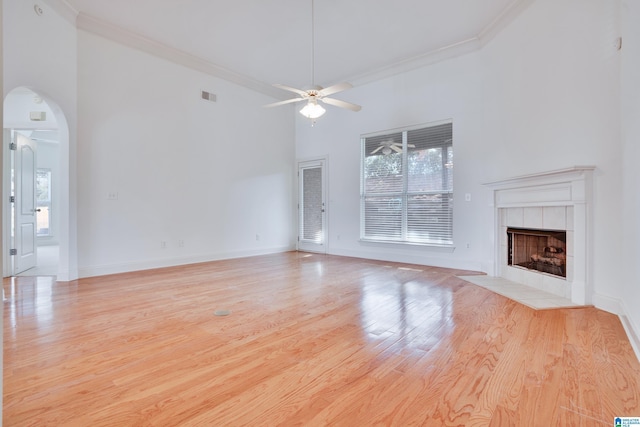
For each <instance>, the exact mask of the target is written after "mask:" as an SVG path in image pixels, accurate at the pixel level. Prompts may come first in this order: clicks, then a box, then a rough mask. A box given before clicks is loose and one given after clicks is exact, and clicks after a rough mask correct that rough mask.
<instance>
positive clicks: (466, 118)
mask: <svg viewBox="0 0 640 427" xmlns="http://www.w3.org/2000/svg"><path fill="white" fill-rule="evenodd" d="M618 7H619V3H618V2H602V1H599V0H537V1H536V2H534V3H533V4H532V5H531V6H530V7H529V8H528V9H527V10H526V11H524V12H523V13H522V14H521V15H520V16H519V17H518V18H517V19H516V20H515V21H514V22H513V23H511V24H510V25H509V26H508V27H507V28H506V29H505V30H504V31H503V32H501V33H500V34H499V35H497V36H496V37H495V38H494V39H493V40H492V41H490V42H489V43H488V44H487V45H485V46H484V48H483V49H482V50H480V51H478V52H475V53H472V54H469V55H465V56H462V57H459V58H455V59H452V60H448V61H445V62H441V63H438V64H435V65H432V66H428V67H425V68H422V69H419V70H415V71H412V72H408V73H404V74H401V75H397V76H395V77H391V78H388V79H385V80H382V81H378V82H374V83H370V84H367V85H364V86H360V87H357V88H355V89H353V90H350V91H348V92H344V93H341V94H339V96H337V97H338V98H343V99H345V100H348V101H352V102H355V103H358V104H361V105H363V110H362V111H361V112H359V113H355V114H354V113H352V112H349V111H341V110H338V109H335V108H331V107H329V108H330V109H329V111H328V112H327V114H326V115H325V116H324V117H322V118H320V119H319V120H318V123H317V124H316V126H315V127H313V128H311V127H310V125H309V123H308V122H307V121H305V120H304V119H303V118H299V119H298V121H297V125H296V141H297V144H296V149H297V152H296V156H297V157H298V158H306V157H313V156H318V155H327V156H328V158H329V162H330V168H329V192H330V193H329V194H330V195H329V201H330V204H329V208H330V211H329V233H330V234H329V244H328V248H329V252H330V253H334V254H343V255H352V256H360V257H371V258H381V259H387V260H403V261H408V262H418V263H422V264H431V265H441V266H446V267H454V268H469V269H475V270H482V269H484V270H485V271H486V270H487V269H488V268H487V266H489V265H492V263H493V259H492V257H493V251H492V249H491V248H492V243H493V242H492V239H493V235H494V234H493V233H494V232H493V212H492V210H491V208H490V206H489V201H488V191H487V190H486V189H485V188H484V187H483V186H482V183H485V182H490V181H492V180H497V179H501V178H508V177H512V176H518V175H524V174H528V173H535V172H543V171H547V170H554V169H561V168H565V167H570V166H575V165H595V166H597V171H596V179H595V181H596V182H595V187H596V188H595V203H594V220H595V224H596V225H595V230H594V232H593V241H592V243H593V248H594V249H593V255H594V263H593V271H592V277H593V280H594V283H595V292H596V293H597V294H599V295H600V296H601V298H600V299H599V301H600V302H601V303H602V304H603V305H609V307H608V308H609V309H614V310H615V309H616V308H617V307H616V304H617V302H616V298H617V297H618V296H619V295H621V292H622V291H623V285H622V277H623V276H622V274H621V269H620V248H619V242H620V238H621V236H622V228H621V226H620V210H619V209H620V206H621V203H622V199H623V198H622V194H621V192H620V188H621V184H622V177H621V173H620V164H621V160H622V157H621V156H622V151H621V146H620V121H619V115H620V106H619V97H620V88H619V74H620V67H619V61H620V58H619V52H618V51H616V49H615V47H614V41H615V38H616V37H617V36H618V30H619V23H618ZM449 118H451V119H453V131H454V152H455V154H454V159H455V160H454V164H455V171H454V188H455V192H456V194H455V208H454V210H455V213H454V244H455V246H456V249H455V251H454V252H453V253H445V252H440V251H434V250H430V249H428V248H422V247H414V248H399V247H395V246H393V245H386V246H375V245H371V244H364V243H361V242H359V241H358V237H359V235H358V234H359V226H358V224H359V161H360V159H359V153H360V148H359V135H360V134H363V133H369V132H374V131H380V130H385V129H391V128H396V127H401V126H408V125H414V124H418V123H427V122H431V121H436V120H442V119H449ZM464 193H471V195H472V200H471V202H465V201H464ZM337 235H340V240H337ZM467 243H469V246H470V248H469V249H467V248H466V244H467Z"/></svg>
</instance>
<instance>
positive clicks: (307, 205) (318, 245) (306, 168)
mask: <svg viewBox="0 0 640 427" xmlns="http://www.w3.org/2000/svg"><path fill="white" fill-rule="evenodd" d="M298 182H299V196H298V200H299V203H298V224H299V231H298V249H299V250H301V251H308V252H321V253H325V252H326V248H325V241H326V234H327V230H326V228H327V227H326V215H327V212H326V211H327V209H326V203H325V200H326V198H325V187H326V186H325V161H324V160H317V161H310V162H301V163H299V164H298Z"/></svg>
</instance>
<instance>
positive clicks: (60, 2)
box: [42, 0, 78, 25]
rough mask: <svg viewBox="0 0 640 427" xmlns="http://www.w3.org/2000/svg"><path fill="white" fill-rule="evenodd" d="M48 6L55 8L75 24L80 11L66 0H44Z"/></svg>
mask: <svg viewBox="0 0 640 427" xmlns="http://www.w3.org/2000/svg"><path fill="white" fill-rule="evenodd" d="M42 2H43V3H45V4H46V5H47V6H49V7H50V8H51V9H53V10H55V11H56V13H58V15H60V16H61V17H62V18H64V20H66V21H68V22H69V23H71V24H73V25H75V24H76V18H77V16H78V11H77V10H76V9H74V8H73V7H72V6H71V5H70V4H69V3H67V2H66V0H42Z"/></svg>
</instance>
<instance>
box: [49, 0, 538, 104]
mask: <svg viewBox="0 0 640 427" xmlns="http://www.w3.org/2000/svg"><path fill="white" fill-rule="evenodd" d="M43 1H44V2H45V3H46V4H48V5H49V6H50V7H51V8H52V9H54V10H55V11H56V12H57V13H58V14H60V15H61V16H62V17H63V18H64V19H66V20H67V21H69V22H70V23H72V24H75V25H76V27H77V28H78V29H82V30H85V31H88V32H90V33H93V34H97V35H100V36H102V37H105V38H107V39H110V40H112V41H116V42H118V43H121V44H124V45H126V46H129V47H133V48H136V49H139V50H142V51H144V52H147V53H150V54H152V55H155V56H158V57H161V58H164V59H167V60H169V61H172V62H175V63H178V64H180V65H184V66H185V67H189V68H192V69H195V70H198V71H201V72H204V73H206V74H210V75H213V76H215V77H219V78H221V79H224V80H227V81H230V82H233V83H236V84H239V85H241V86H245V87H247V88H249V89H252V90H255V91H257V92H260V93H264V94H265V95H268V96H271V97H273V98H276V99H282V100H284V99H286V94H283V93H282V91H280V90H278V89H276V88H274V87H272V86H271V85H268V84H266V83H263V82H260V81H258V80H255V79H253V78H251V77H248V76H245V75H243V74H240V73H237V72H235V71H233V70H230V69H227V68H224V67H221V66H219V65H216V64H214V63H212V62H209V61H207V60H205V59H203V58H199V57H196V56H194V55H190V54H187V53H186V52H183V51H181V50H178V49H174V48H172V47H169V46H167V45H164V44H162V43H159V42H158V41H155V40H151V39H148V38H145V37H142V36H140V35H137V34H134V33H132V32H130V31H127V30H124V29H122V28H120V27H117V26H115V25H112V24H110V23H107V22H105V21H103V20H101V19H99V18H96V17H92V16H90V15H87V14H85V13H83V12H80V11H78V10H76V9H75V8H73V6H71V5H70V4H69V3H68V2H67V1H66V0H43ZM533 2H534V0H514V1H513V2H512V3H511V4H509V5H508V6H507V7H506V8H505V9H504V10H503V11H502V12H501V13H500V14H499V15H498V16H497V17H496V18H495V19H494V20H493V21H492V22H491V23H489V25H487V26H486V27H485V28H483V29H482V30H481V31H480V32H479V33H478V34H477V35H476V36H473V37H470V38H468V39H464V40H458V41H457V42H454V43H451V44H449V45H447V46H442V47H439V48H437V49H434V50H431V51H429V52H425V53H422V54H419V55H416V56H412V57H409V58H405V59H402V60H400V61H397V62H394V63H391V64H387V65H384V66H382V67H379V68H377V69H375V70H371V71H367V72H364V73H360V74H356V75H352V76H345V77H344V78H343V79H342V80H345V81H350V82H351V83H353V85H354V86H358V85H364V84H367V83H371V82H373V81H376V80H381V79H384V78H387V77H391V76H394V75H397V74H401V73H405V72H408V71H411V70H415V69H418V68H422V67H426V66H428V65H432V64H435V63H438V62H441V61H445V60H447V59H451V58H455V57H458V56H462V55H465V54H468V53H471V52H475V51H478V50H480V49H482V47H484V46H485V45H486V44H488V43H489V42H490V41H491V40H493V38H494V37H495V36H496V35H497V34H499V33H500V32H501V31H502V30H503V29H504V28H506V27H507V26H508V25H509V24H510V23H511V22H512V21H513V20H514V19H515V18H517V17H518V16H519V15H520V14H521V13H522V12H523V11H524V10H526V9H527V8H528V7H529V6H530V5H531V4H532V3H533Z"/></svg>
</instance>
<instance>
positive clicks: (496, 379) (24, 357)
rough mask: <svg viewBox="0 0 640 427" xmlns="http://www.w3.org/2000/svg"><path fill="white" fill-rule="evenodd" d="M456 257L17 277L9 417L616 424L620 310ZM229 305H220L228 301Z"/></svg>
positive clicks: (284, 261)
mask: <svg viewBox="0 0 640 427" xmlns="http://www.w3.org/2000/svg"><path fill="white" fill-rule="evenodd" d="M461 274H466V275H468V274H473V273H472V272H468V271H455V270H447V269H442V268H433V267H424V266H416V265H403V264H396V263H388V262H376V261H369V260H360V259H353V258H342V257H335V256H325V255H312V254H304V253H296V252H290V253H284V254H276V255H268V256H260V257H252V258H245V259H238V260H229V261H220V262H212V263H206V264H199V265H193V266H184V267H176V268H169V269H163V270H154V271H146V272H139V273H129V274H121V275H113V276H105V277H97V278H91V279H83V280H80V281H75V282H70V283H55V282H52V281H51V278H47V277H19V278H14V279H5V281H4V290H5V297H6V301H5V310H4V316H5V317H4V322H5V323H4V351H5V353H4V361H5V366H4V425H5V426H243V425H248V426H275V425H284V426H296V425H305V426H306V425H309V426H325V425H331V426H342V425H344V426H369V425H397V426H410V425H425V426H445V425H446V426H612V425H613V418H614V416H640V364H639V362H638V360H637V358H636V357H635V355H634V353H633V351H632V348H631V346H630V344H629V341H628V339H627V337H626V336H625V333H624V331H623V328H622V326H621V324H620V321H619V319H618V318H617V317H616V316H614V315H612V314H609V313H606V312H603V311H600V310H597V309H595V308H574V309H555V310H542V311H534V310H532V309H530V308H528V307H525V306H524V305H521V304H519V303H516V302H514V301H511V300H509V299H507V298H505V297H503V296H500V295H497V294H494V293H492V292H490V291H488V290H486V289H484V288H481V287H478V286H475V285H473V284H470V283H468V282H465V281H463V280H461V279H460V278H458V277H456V275H461ZM221 309H226V310H230V311H231V314H230V315H229V316H216V315H214V312H215V311H216V310H221Z"/></svg>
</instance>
